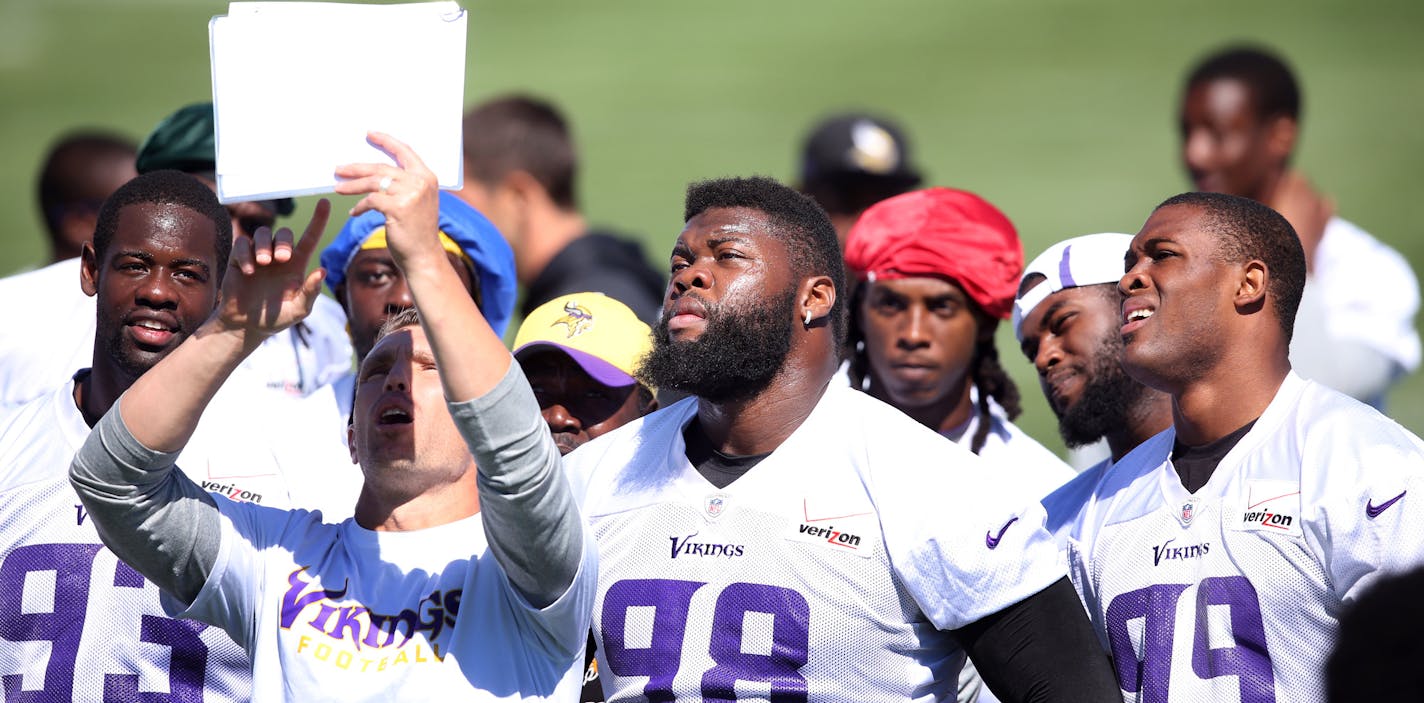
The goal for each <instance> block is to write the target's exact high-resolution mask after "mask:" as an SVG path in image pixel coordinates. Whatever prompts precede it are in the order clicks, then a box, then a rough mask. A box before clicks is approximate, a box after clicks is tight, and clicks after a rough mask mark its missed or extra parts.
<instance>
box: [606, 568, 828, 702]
mask: <svg viewBox="0 0 1424 703" xmlns="http://www.w3.org/2000/svg"><path fill="white" fill-rule="evenodd" d="M706 585H707V584H706V583H702V582H697V581H679V580H675V579H632V580H625V581H619V582H617V583H615V584H613V586H612V587H611V588H609V589H608V593H607V595H605V596H604V599H603V617H602V625H603V651H604V660H605V661H606V662H607V664H608V668H609V670H610V671H611V672H612V673H613V674H614V675H616V676H646V677H648V683H647V685H646V686H645V687H644V689H643V692H644V694H645V695H646V696H647V697H648V700H649V701H653V702H657V701H671V700H673V699H674V697H675V696H674V695H673V690H672V687H673V679H674V678H675V677H676V676H677V672H678V669H679V668H680V667H681V664H682V661H681V660H682V647H683V640H684V637H685V635H686V633H687V619H688V611H689V610H690V608H691V605H692V596H693V595H694V594H696V593H697V591H698V590H699V589H701V588H702V587H703V586H706ZM635 607H639V608H651V609H653V616H652V637H651V640H650V644H649V646H647V647H636V648H630V647H628V646H627V641H626V633H627V623H628V613H629V610H630V609H632V608H635ZM748 613H762V614H765V615H769V616H771V652H770V653H769V654H761V653H747V652H744V651H742V634H743V633H742V630H743V627H744V623H745V622H746V616H747V614H748ZM810 614H811V609H810V606H809V605H807V603H806V598H805V597H804V596H802V595H801V594H800V593H797V592H796V591H793V590H791V589H789V588H782V587H780V586H767V585H764V584H757V583H733V584H729V585H728V586H727V587H726V588H724V589H722V592H721V593H719V594H718V595H717V605H716V607H715V609H714V611H713V613H712V631H711V641H710V642H708V644H707V653H708V655H709V656H711V658H712V661H713V662H715V664H716V665H715V666H713V667H712V668H710V669H708V670H707V671H706V672H704V673H703V674H702V681H701V688H702V699H703V700H704V701H733V700H736V697H737V696H736V690H735V684H736V682H737V681H751V682H759V683H762V684H767V685H769V686H770V689H771V700H772V701H776V702H777V703H793V702H798V701H805V700H806V679H805V677H803V676H802V675H801V672H800V669H801V667H802V666H804V665H805V664H806V657H807V650H808V649H809V646H810V630H809V623H810Z"/></svg>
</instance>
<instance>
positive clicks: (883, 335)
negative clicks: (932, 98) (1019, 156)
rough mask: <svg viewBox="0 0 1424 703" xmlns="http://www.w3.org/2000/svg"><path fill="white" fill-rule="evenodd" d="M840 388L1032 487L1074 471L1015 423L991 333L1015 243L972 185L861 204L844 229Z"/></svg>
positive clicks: (1005, 302)
mask: <svg viewBox="0 0 1424 703" xmlns="http://www.w3.org/2000/svg"><path fill="white" fill-rule="evenodd" d="M845 258H846V265H847V267H848V268H849V269H850V270H851V273H852V274H853V275H855V276H856V278H857V279H858V280H859V285H857V286H856V288H855V292H854V294H853V298H852V301H851V325H850V340H849V342H850V347H851V349H852V354H851V364H850V378H851V385H853V386H855V387H856V388H859V389H861V390H865V391H867V392H869V393H870V394H871V395H873V396H875V397H876V398H879V399H881V400H883V401H885V402H887V403H889V404H891V405H893V406H895V407H896V408H898V409H899V410H900V411H901V412H903V413H905V414H906V415H909V416H910V417H912V418H914V419H915V420H918V421H919V422H920V424H922V425H925V426H926V427H929V428H930V429H932V430H935V431H936V432H939V433H940V434H942V435H944V436H946V437H948V438H950V439H952V440H954V441H955V442H957V443H959V444H960V445H961V446H964V447H966V448H968V449H969V450H970V451H972V452H974V453H975V454H978V455H980V456H982V457H984V458H986V459H988V460H990V461H991V462H994V463H996V464H998V465H1000V466H1002V467H1003V469H1004V471H1006V472H1013V473H1014V479H1015V480H1017V481H1021V482H1024V483H1025V484H1026V485H1027V486H1028V487H1029V488H1031V489H1032V490H1033V491H1034V492H1036V493H1037V494H1039V495H1040V496H1042V495H1046V494H1047V493H1048V492H1049V491H1051V490H1053V489H1054V488H1057V487H1058V486H1059V485H1061V484H1062V483H1063V482H1064V481H1067V480H1068V479H1069V478H1072V476H1073V471H1072V469H1070V468H1068V466H1067V465H1066V464H1064V463H1063V461H1062V460H1060V459H1059V458H1058V457H1057V456H1055V455H1054V454H1053V453H1052V452H1050V451H1048V450H1047V449H1046V448H1044V446H1043V445H1041V444H1039V443H1038V442H1036V441H1034V439H1033V438H1032V437H1030V436H1028V435H1027V434H1025V433H1024V432H1023V430H1020V429H1019V428H1018V427H1016V426H1015V425H1014V424H1013V422H1011V420H1013V419H1014V418H1016V417H1018V415H1019V413H1020V409H1019V390H1018V388H1017V387H1016V386H1015V385H1014V382H1013V381H1012V380H1011V379H1010V378H1009V376H1008V374H1007V373H1005V372H1004V369H1003V367H1002V366H1000V365H999V351H998V349H997V348H996V347H995V345H994V331H995V330H996V329H997V328H998V326H999V320H1001V319H1007V318H1008V317H1009V314H1010V312H1011V311H1012V310H1013V303H1014V293H1015V292H1016V289H1017V286H1018V277H1019V275H1020V274H1021V273H1022V271H1023V249H1022V247H1021V246H1020V245H1019V238H1018V234H1017V233H1016V232H1015V231H1014V225H1013V223H1012V222H1010V221H1009V218H1007V217H1005V216H1004V214H1003V213H1002V212H999V210H998V208H996V207H994V206H993V205H991V204H990V203H989V202H988V201H986V200H984V199H983V198H980V197H979V196H977V195H974V194H973V193H970V192H967V191H962V190H954V189H952V188H930V189H927V190H918V191H914V192H911V193H906V194H904V195H899V196H896V197H894V198H890V199H888V200H884V201H881V202H880V203H878V204H876V205H874V206H872V207H871V208H870V209H869V210H866V212H865V214H864V215H862V216H861V218H860V220H859V221H857V222H856V224H855V227H853V228H852V229H851V231H850V235H849V237H848V238H847V240H846V246H845Z"/></svg>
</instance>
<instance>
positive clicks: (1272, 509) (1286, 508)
mask: <svg viewBox="0 0 1424 703" xmlns="http://www.w3.org/2000/svg"><path fill="white" fill-rule="evenodd" d="M1229 519H1231V520H1232V521H1233V522H1234V524H1233V525H1231V529H1233V530H1235V531H1237V532H1265V533H1268V534H1281V535H1289V536H1291V537H1299V536H1300V535H1301V527H1300V482H1298V481H1267V480H1247V481H1246V489H1245V495H1244V496H1243V499H1242V501H1241V505H1240V509H1239V510H1238V511H1237V512H1236V514H1235V515H1233V516H1231V517H1230V518H1229Z"/></svg>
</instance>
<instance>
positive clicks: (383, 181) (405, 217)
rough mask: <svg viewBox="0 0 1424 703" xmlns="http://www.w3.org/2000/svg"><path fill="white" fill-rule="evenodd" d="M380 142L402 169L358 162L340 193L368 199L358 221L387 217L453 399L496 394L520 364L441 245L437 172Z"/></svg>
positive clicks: (390, 239)
mask: <svg viewBox="0 0 1424 703" xmlns="http://www.w3.org/2000/svg"><path fill="white" fill-rule="evenodd" d="M369 140H370V142H371V143H372V144H374V145H376V146H377V147H380V148H381V149H383V150H385V151H386V152H388V153H390V154H391V155H392V156H394V157H395V159H396V163H397V164H399V165H398V166H390V165H387V164H350V165H347V166H342V167H341V168H339V169H337V170H336V175H337V176H339V177H341V178H345V179H348V180H345V181H342V182H340V183H338V184H337V186H336V192H338V193H342V194H345V195H365V197H364V198H362V199H361V200H360V201H359V202H357V203H356V207H354V208H352V209H351V214H352V215H353V216H355V215H359V214H361V213H363V212H366V211H367V210H376V211H379V212H380V213H381V214H383V215H385V216H386V246H388V247H389V248H390V252H391V257H392V258H393V259H395V262H396V266H399V267H400V270H401V272H402V273H403V274H405V279H406V285H408V286H409V287H410V295H411V297H412V298H413V299H414V300H415V308H416V309H417V310H419V311H420V318H421V326H422V327H424V328H425V335H426V337H427V338H428V339H429V340H430V346H431V349H432V350H433V351H434V353H435V363H436V365H437V366H438V367H439V368H440V382H441V384H443V385H444V387H445V398H446V399H447V400H449V401H450V402H452V403H460V402H464V401H468V400H473V399H475V398H478V397H480V396H482V395H484V394H485V393H488V392H489V391H490V390H492V389H493V388H494V387H495V385H496V384H498V383H499V380H500V379H501V378H503V377H504V372H505V371H506V370H507V369H508V368H509V365H510V363H512V357H511V356H510V354H509V350H507V349H505V348H504V342H503V341H501V340H500V338H499V336H498V335H496V334H495V333H494V330H492V329H490V326H489V323H488V322H486V321H485V317H484V315H483V314H481V313H480V310H479V308H478V307H476V306H475V301H474V300H473V299H472V298H471V297H470V295H469V293H467V292H466V291H465V286H464V284H463V283H461V282H460V278H459V275H458V274H457V273H456V272H455V269H454V267H452V266H451V265H450V261H449V259H448V258H446V255H445V250H444V249H443V248H441V246H440V240H439V232H440V225H439V223H440V191H439V189H438V188H437V181H436V178H435V174H434V173H431V172H430V169H429V168H426V166H425V163H424V162H422V161H421V160H420V157H419V156H417V155H416V154H415V152H413V151H411V149H410V147H408V146H406V145H405V144H403V143H402V142H400V141H398V140H396V139H395V138H394V137H391V136H390V135H388V134H382V133H380V132H372V133H371V135H370V136H369Z"/></svg>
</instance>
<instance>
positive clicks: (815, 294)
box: [796, 276, 836, 327]
mask: <svg viewBox="0 0 1424 703" xmlns="http://www.w3.org/2000/svg"><path fill="white" fill-rule="evenodd" d="M796 302H797V306H796V316H797V318H798V319H799V320H800V321H801V322H802V323H804V325H805V326H807V327H810V326H819V325H828V324H830V322H831V320H830V316H831V308H833V307H835V304H836V284H835V282H833V281H832V280H831V277H830V276H812V277H810V278H808V279H806V280H804V281H802V282H801V289H800V290H799V291H797V300H796Z"/></svg>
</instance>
